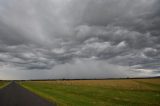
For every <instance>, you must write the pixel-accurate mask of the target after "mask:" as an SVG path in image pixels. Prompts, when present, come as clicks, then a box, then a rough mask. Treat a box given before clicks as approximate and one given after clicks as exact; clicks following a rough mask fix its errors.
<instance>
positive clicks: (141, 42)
mask: <svg viewBox="0 0 160 106" xmlns="http://www.w3.org/2000/svg"><path fill="white" fill-rule="evenodd" d="M159 3H160V2H159V0H150V1H147V0H98V1H97V0H85V1H84V0H83V1H81V0H65V1H64V0H45V1H43V0H34V1H33V0H21V1H19V0H13V1H10V0H0V65H1V66H0V67H3V70H5V69H6V70H8V71H6V72H5V71H3V70H2V69H1V71H2V72H1V75H4V76H7V75H8V77H7V78H8V79H9V77H10V78H15V76H16V74H13V76H14V77H12V74H11V73H12V71H11V73H9V72H10V71H9V70H12V69H13V68H15V70H18V71H15V70H14V72H15V73H17V75H22V77H21V78H20V79H23V77H24V79H27V77H28V78H32V77H35V78H63V77H65V78H93V77H94V78H95V77H97V78H102V77H126V75H127V76H132V75H134V76H143V75H144V76H147V75H148V76H150V75H152V76H155V75H159V71H158V70H159V65H156V64H159V63H160V61H159V59H160V55H159V53H160V36H159V35H160V31H159V28H160V24H159V21H160V8H159ZM149 64H150V65H149ZM105 65H106V66H105ZM100 66H101V67H102V68H101V67H100ZM135 66H140V67H135ZM81 67H84V68H81ZM92 67H93V68H92ZM97 67H98V68H97ZM67 68H68V69H67ZM118 69H119V71H115V70H118ZM147 69H148V70H151V72H150V73H148V72H147V71H144V70H147ZM91 70H94V71H91ZM99 70H102V71H99ZM109 70H111V71H109ZM123 70H124V71H123ZM134 70H137V71H134ZM154 71H155V72H154ZM43 72H46V74H45V75H43ZM18 73H19V74H18ZM31 73H33V76H29V74H31ZM36 73H37V74H36ZM92 73H93V74H92ZM138 73H140V74H138ZM25 74H27V77H26V76H25ZM51 75H53V76H51ZM103 75H104V76H103ZM4 76H0V77H3V78H4Z"/></svg>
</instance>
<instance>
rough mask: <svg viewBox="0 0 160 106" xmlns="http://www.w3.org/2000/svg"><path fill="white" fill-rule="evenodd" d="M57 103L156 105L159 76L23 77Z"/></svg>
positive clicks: (28, 85) (158, 105)
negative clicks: (120, 77) (41, 78)
mask: <svg viewBox="0 0 160 106" xmlns="http://www.w3.org/2000/svg"><path fill="white" fill-rule="evenodd" d="M20 84H21V85H22V86H23V87H25V88H26V89H28V90H30V91H32V92H34V93H36V94H38V95H40V96H42V97H44V98H46V99H48V100H49V101H52V102H56V103H57V105H59V106H160V79H158V78H157V79H123V80H122V79H120V80H57V81H23V82H20Z"/></svg>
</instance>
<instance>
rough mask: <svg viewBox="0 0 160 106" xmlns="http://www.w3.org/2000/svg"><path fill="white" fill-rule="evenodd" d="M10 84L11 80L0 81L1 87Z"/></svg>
mask: <svg viewBox="0 0 160 106" xmlns="http://www.w3.org/2000/svg"><path fill="white" fill-rule="evenodd" d="M8 84H9V81H0V89H1V88H3V87H5V86H7V85H8Z"/></svg>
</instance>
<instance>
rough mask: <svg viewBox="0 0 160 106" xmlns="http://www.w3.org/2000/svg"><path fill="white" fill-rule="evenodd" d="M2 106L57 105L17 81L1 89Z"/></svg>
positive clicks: (0, 101)
mask: <svg viewBox="0 0 160 106" xmlns="http://www.w3.org/2000/svg"><path fill="white" fill-rule="evenodd" d="M0 106H55V105H53V104H52V103H50V102H48V101H46V100H44V99H42V98H41V97H39V96H37V95H35V94H33V93H31V92H30V91H28V90H26V89H24V88H22V87H21V86H20V85H18V84H17V83H15V82H12V83H10V84H9V85H8V86H6V87H5V88H3V89H1V90H0Z"/></svg>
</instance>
